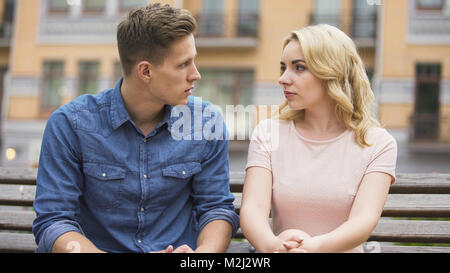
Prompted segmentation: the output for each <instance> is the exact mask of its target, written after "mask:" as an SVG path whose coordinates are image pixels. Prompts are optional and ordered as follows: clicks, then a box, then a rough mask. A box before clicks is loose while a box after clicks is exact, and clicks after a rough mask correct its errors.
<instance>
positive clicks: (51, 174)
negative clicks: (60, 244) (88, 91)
mask: <svg viewBox="0 0 450 273" xmlns="http://www.w3.org/2000/svg"><path fill="white" fill-rule="evenodd" d="M77 149H78V148H77V138H76V135H75V134H74V131H73V128H72V126H71V121H70V118H69V117H68V116H67V115H66V114H65V113H64V112H63V111H62V110H61V109H60V110H57V111H56V112H55V113H53V114H52V116H51V117H50V118H49V120H48V122H47V125H46V128H45V131H44V137H43V142H42V147H41V153H40V159H39V168H38V175H37V181H36V197H35V201H34V203H33V206H34V209H35V212H36V219H35V220H34V222H33V234H34V236H35V240H36V244H37V245H38V248H37V250H36V252H51V250H52V247H53V244H54V242H55V240H56V239H57V238H58V237H59V236H61V235H62V234H64V233H66V232H69V231H75V232H78V233H80V234H83V231H82V229H81V227H80V225H79V223H78V222H77V217H76V215H77V214H78V213H79V197H80V195H81V189H82V181H83V180H82V173H81V171H80V167H79V166H80V164H79V160H78V155H77V151H79V149H78V150H77Z"/></svg>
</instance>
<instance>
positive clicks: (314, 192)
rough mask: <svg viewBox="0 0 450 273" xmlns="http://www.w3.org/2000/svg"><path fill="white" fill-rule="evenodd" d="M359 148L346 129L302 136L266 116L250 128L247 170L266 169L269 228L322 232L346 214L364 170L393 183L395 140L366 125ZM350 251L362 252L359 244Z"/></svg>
mask: <svg viewBox="0 0 450 273" xmlns="http://www.w3.org/2000/svg"><path fill="white" fill-rule="evenodd" d="M366 141H367V142H368V143H369V144H372V146H370V147H366V148H364V149H363V148H361V147H359V146H358V145H357V144H356V142H355V141H354V134H353V131H350V130H347V131H345V132H344V133H342V134H341V135H339V136H337V137H335V138H333V139H328V140H312V139H308V138H306V137H304V136H302V135H301V134H300V133H299V132H298V130H297V129H296V128H295V125H294V122H293V121H284V120H274V119H268V120H264V121H262V122H260V123H259V124H258V126H257V127H256V128H255V130H254V132H253V135H252V139H251V142H250V147H249V151H248V162H247V168H249V167H252V166H259V167H263V168H266V169H268V170H270V171H271V172H272V178H273V182H272V217H273V231H274V233H275V235H278V234H279V233H281V232H282V231H284V230H286V229H301V230H303V231H305V232H307V233H308V234H310V235H311V236H316V235H320V234H324V233H328V232H330V231H332V230H334V229H336V228H337V227H338V226H340V225H341V224H342V223H344V222H345V221H346V220H347V219H348V216H349V214H350V209H351V207H352V204H353V200H354V198H355V195H356V192H357V191H358V187H359V184H360V183H361V180H362V178H363V177H364V175H365V174H367V173H370V172H383V173H387V174H389V175H391V176H392V183H394V181H395V165H396V159H397V144H396V142H395V140H394V138H393V137H392V136H391V135H390V134H389V133H388V132H387V131H386V130H385V129H383V128H378V127H373V128H371V129H369V131H368V133H367V136H366ZM352 252H363V248H362V246H359V247H358V248H355V249H354V250H352Z"/></svg>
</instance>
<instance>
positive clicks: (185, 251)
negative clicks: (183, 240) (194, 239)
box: [173, 245, 195, 253]
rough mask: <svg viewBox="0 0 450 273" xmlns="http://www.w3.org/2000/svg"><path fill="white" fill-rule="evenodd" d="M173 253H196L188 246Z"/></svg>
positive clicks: (180, 247)
mask: <svg viewBox="0 0 450 273" xmlns="http://www.w3.org/2000/svg"><path fill="white" fill-rule="evenodd" d="M173 253H195V251H194V250H192V248H190V247H189V246H188V245H182V246H179V247H177V249H175V250H174V251H173Z"/></svg>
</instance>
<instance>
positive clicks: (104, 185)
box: [83, 163, 126, 209]
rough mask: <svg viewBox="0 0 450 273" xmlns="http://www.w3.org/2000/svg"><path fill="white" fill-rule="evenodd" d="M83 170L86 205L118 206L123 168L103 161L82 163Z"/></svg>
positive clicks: (121, 188)
mask: <svg viewBox="0 0 450 273" xmlns="http://www.w3.org/2000/svg"><path fill="white" fill-rule="evenodd" d="M83 171H84V174H85V191H84V194H85V201H86V203H87V205H88V207H91V206H92V207H96V208H101V209H108V208H117V207H119V206H120V203H121V198H120V196H121V193H122V190H123V181H124V180H125V173H126V172H125V168H123V167H120V166H115V165H110V164H103V163H84V164H83Z"/></svg>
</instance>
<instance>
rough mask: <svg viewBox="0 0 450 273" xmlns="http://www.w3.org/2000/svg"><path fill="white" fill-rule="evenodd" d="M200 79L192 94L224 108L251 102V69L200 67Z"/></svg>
mask: <svg viewBox="0 0 450 273" xmlns="http://www.w3.org/2000/svg"><path fill="white" fill-rule="evenodd" d="M200 74H201V75H202V80H201V81H199V82H198V87H197V88H196V89H195V91H194V95H195V96H197V97H202V98H203V100H207V101H210V102H212V103H213V104H216V105H219V106H221V107H222V110H225V106H226V105H239V104H242V105H244V106H246V105H249V104H251V98H252V87H253V71H249V70H228V69H200Z"/></svg>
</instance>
